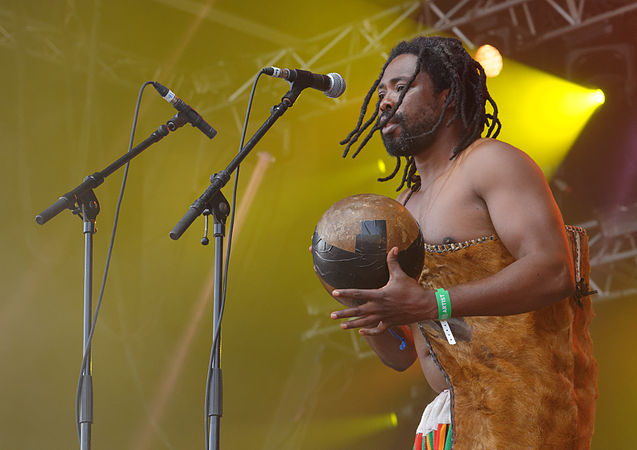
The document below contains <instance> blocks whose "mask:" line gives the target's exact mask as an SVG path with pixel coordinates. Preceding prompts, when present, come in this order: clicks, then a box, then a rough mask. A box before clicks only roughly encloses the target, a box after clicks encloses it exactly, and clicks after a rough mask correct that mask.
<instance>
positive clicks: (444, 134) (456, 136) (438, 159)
mask: <svg viewBox="0 0 637 450" xmlns="http://www.w3.org/2000/svg"><path fill="white" fill-rule="evenodd" d="M458 125H459V124H458V121H455V122H454V123H453V124H452V125H451V126H450V127H445V126H444V125H443V126H442V127H441V128H440V129H439V130H438V133H437V135H436V140H435V141H434V142H433V143H432V144H431V145H430V146H429V147H427V148H425V149H423V150H422V151H421V152H420V153H418V154H417V155H416V156H415V157H414V160H415V163H416V168H417V169H418V173H419V174H420V178H421V180H422V182H423V185H425V186H426V185H427V181H426V180H434V179H435V178H437V177H438V176H440V175H441V174H442V173H443V172H445V171H446V170H447V169H448V168H449V167H450V166H451V165H452V164H453V163H454V161H453V160H450V159H449V158H451V155H452V154H453V149H454V148H455V147H456V145H458V142H459V141H460V136H461V135H462V133H463V131H464V130H462V129H461V127H460V126H458Z"/></svg>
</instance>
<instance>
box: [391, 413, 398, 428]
mask: <svg viewBox="0 0 637 450" xmlns="http://www.w3.org/2000/svg"><path fill="white" fill-rule="evenodd" d="M389 421H390V423H391V425H392V426H393V427H394V428H395V427H397V426H398V416H397V415H396V413H394V412H393V413H391V414H389Z"/></svg>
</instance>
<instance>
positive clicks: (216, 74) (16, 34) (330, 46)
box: [0, 0, 637, 112]
mask: <svg viewBox="0 0 637 450" xmlns="http://www.w3.org/2000/svg"><path fill="white" fill-rule="evenodd" d="M155 3H158V4H162V5H165V6H166V7H169V8H174V9H178V10H180V11H182V12H185V13H189V14H192V15H193V16H203V19H204V21H205V22H213V23H215V24H216V25H220V26H223V27H226V28H230V29H232V30H233V31H235V32H238V33H244V34H247V35H253V36H254V37H255V38H258V39H261V40H264V41H267V42H270V43H272V44H274V47H275V50H272V51H270V52H267V53H264V54H258V55H253V56H252V57H250V58H249V60H251V61H252V63H253V67H254V70H252V71H250V74H249V75H248V76H249V78H247V79H246V80H245V82H243V83H242V84H241V85H240V86H239V87H238V88H236V89H235V90H234V91H231V92H230V94H229V95H228V94H227V93H228V91H229V89H228V87H229V83H228V82H229V80H228V79H227V78H228V76H227V73H225V72H227V70H228V69H227V68H228V67H234V66H236V65H238V64H239V61H238V59H237V61H233V60H232V58H230V59H227V60H225V61H217V62H216V63H215V64H214V65H211V66H208V67H206V68H204V69H201V70H200V71H198V72H196V73H191V74H187V75H179V76H172V77H171V76H167V78H168V79H167V80H166V82H167V83H168V82H169V83H170V84H171V85H173V86H174V85H175V84H177V85H178V87H179V89H180V91H181V92H188V95H197V96H204V95H208V94H215V95H216V101H215V106H214V107H210V108H208V109H203V108H202V112H210V111H213V110H218V109H222V108H227V107H229V106H232V105H235V104H236V103H238V102H239V101H244V100H245V96H246V95H247V93H248V90H249V89H248V88H249V86H250V84H251V82H252V78H253V73H256V72H257V71H258V70H259V69H260V68H261V67H264V66H270V65H278V66H284V67H291V66H296V67H300V68H304V69H306V70H312V71H315V72H320V73H325V72H330V71H338V72H339V73H343V74H344V76H345V78H346V79H347V74H348V73H349V72H350V69H351V65H352V64H354V63H356V62H357V61H359V60H360V59H362V58H366V57H370V56H375V55H380V56H383V57H386V54H385V52H386V51H387V49H389V48H390V47H391V46H392V45H393V44H395V42H393V41H392V42H388V39H387V36H388V35H389V34H390V32H391V31H392V30H394V29H395V28H396V27H398V26H399V25H401V24H402V23H403V22H405V21H411V22H412V23H413V24H415V27H416V28H415V32H414V35H416V34H429V35H431V34H436V33H448V34H453V35H455V36H457V37H458V38H459V39H461V40H462V41H463V42H464V43H465V45H466V46H467V47H468V48H470V49H471V48H474V47H475V46H476V45H479V44H480V43H482V42H481V41H482V40H484V39H496V40H497V39H498V38H499V39H501V40H502V42H503V45H504V46H505V47H507V53H509V54H515V52H516V51H521V50H526V49H530V48H532V47H534V46H537V45H540V44H542V43H545V42H547V41H550V40H552V39H555V38H558V37H563V36H566V35H568V34H570V33H573V32H576V31H578V30H581V29H584V28H587V27H591V26H594V25H598V24H605V23H607V22H608V21H610V20H611V19H614V18H617V17H619V16H622V15H625V14H627V13H630V12H633V11H637V3H635V2H628V1H626V0H615V1H611V0H461V1H449V0H446V1H445V0H429V1H411V2H404V3H401V4H399V5H396V6H392V7H389V8H386V9H384V10H383V11H381V12H379V13H376V14H374V15H371V16H369V17H364V18H362V19H361V20H359V21H356V22H353V23H349V24H345V25H341V26H338V27H336V28H334V29H332V30H330V31H327V32H325V33H321V34H320V35H317V36H313V37H311V38H309V39H298V38H296V37H294V36H290V35H288V34H286V33H284V32H282V31H280V30H278V29H274V28H272V27H269V26H268V25H266V24H260V23H257V22H255V21H251V20H249V19H246V18H244V17H240V16H238V15H235V14H232V13H229V12H226V11H223V10H221V9H218V8H215V7H211V8H204V5H203V4H202V3H200V2H197V1H193V0H182V1H179V2H172V1H169V0H155ZM370 5H372V6H373V5H374V2H371V3H370ZM66 8H67V9H68V11H66V13H65V16H66V17H67V19H68V20H69V21H72V20H73V18H75V19H78V17H77V12H76V11H75V8H76V7H75V6H74V3H73V2H68V3H67V4H66ZM25 11H26V9H25V8H22V7H20V5H18V4H16V5H15V7H14V8H11V7H8V6H4V7H2V8H0V46H2V47H9V48H13V49H16V50H17V49H19V50H20V51H22V52H24V53H25V54H27V55H29V56H31V57H36V58H41V59H43V60H46V61H50V62H54V63H58V64H64V65H69V64H71V66H70V69H71V70H78V71H86V70H91V68H90V67H87V64H86V62H87V60H88V59H89V57H88V54H89V53H91V54H92V55H93V56H91V58H90V61H91V64H93V65H94V67H93V68H92V69H93V70H95V69H97V72H98V73H99V75H98V76H99V77H101V78H103V79H105V80H107V81H110V82H112V83H115V84H118V85H124V86H128V87H132V86H137V85H139V84H140V83H141V81H140V80H142V74H146V76H147V75H148V73H155V72H156V71H157V69H156V63H155V62H153V61H152V60H150V59H148V58H144V57H141V56H139V55H135V54H131V53H130V52H129V51H128V50H125V49H118V48H114V47H112V46H109V45H108V44H105V43H104V42H102V41H100V40H96V39H95V35H94V34H93V33H94V30H93V29H92V27H85V26H80V27H71V29H69V28H61V27H60V26H59V25H58V24H52V23H47V22H45V21H43V20H42V19H36V18H33V17H28V15H25V14H27V13H25ZM94 14H99V11H97V12H94ZM409 37H410V36H405V38H409ZM65 53H72V54H65ZM78 55H79V56H78ZM81 55H84V58H86V59H83V58H82V57H81ZM244 62H245V54H243V55H241V64H242V65H245V64H244ZM223 80H226V82H223ZM222 89H223V90H222ZM220 94H221V95H220ZM219 99H221V101H219ZM358 100H359V99H351V101H358ZM322 104H323V106H324V107H325V108H335V107H338V105H339V102H338V100H337V101H335V102H322Z"/></svg>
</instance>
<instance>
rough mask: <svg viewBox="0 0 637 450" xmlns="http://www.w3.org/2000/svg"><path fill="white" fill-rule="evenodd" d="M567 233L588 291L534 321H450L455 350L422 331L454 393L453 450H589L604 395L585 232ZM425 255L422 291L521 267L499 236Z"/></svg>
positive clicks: (429, 327)
mask: <svg viewBox="0 0 637 450" xmlns="http://www.w3.org/2000/svg"><path fill="white" fill-rule="evenodd" d="M567 231H568V233H567V234H568V237H569V241H570V244H571V249H572V251H573V260H574V262H575V263H579V265H578V266H577V267H576V276H577V275H579V279H578V280H577V281H578V285H579V286H585V288H586V289H584V291H582V290H581V289H580V290H578V292H577V293H576V294H575V295H574V296H572V297H570V298H566V299H564V300H561V301H559V302H557V303H554V304H552V305H551V306H548V307H545V308H543V309H540V310H537V311H533V312H529V313H524V314H517V315H512V316H502V317H465V318H452V319H449V320H448V323H449V325H450V327H451V330H452V332H453V334H454V336H455V338H456V341H457V344H456V345H450V344H449V343H448V342H447V340H446V338H445V335H444V333H443V331H442V328H441V327H440V324H439V322H438V321H425V322H421V323H420V324H419V326H420V330H421V332H422V333H423V335H424V336H425V339H426V340H427V343H428V345H429V349H430V351H431V354H432V356H433V358H434V361H435V362H436V363H437V364H438V367H439V368H440V369H441V370H442V371H443V374H444V375H445V378H446V380H447V382H448V384H449V387H450V390H451V402H452V403H451V404H452V423H453V448H454V449H455V450H463V449H470V450H478V449H559V450H565V449H588V448H590V441H591V436H592V434H593V425H594V418H595V403H596V399H597V396H598V391H597V363H596V362H595V360H594V359H593V351H592V341H591V337H590V334H589V324H590V321H591V319H592V317H593V309H592V304H591V298H590V292H587V291H588V277H589V272H590V267H589V265H588V244H587V242H588V241H587V237H586V233H585V231H584V230H583V229H581V228H575V227H567ZM426 249H427V253H426V256H425V269H424V270H423V273H422V275H421V277H420V282H421V284H422V285H423V286H424V287H426V288H429V289H437V288H450V287H451V286H454V285H456V284H459V283H464V282H469V281H473V280H479V279H482V278H486V277H488V276H489V275H492V274H494V273H496V272H498V271H500V270H502V269H503V268H504V267H506V266H507V265H509V264H511V263H512V262H513V260H514V259H513V257H512V256H511V254H510V253H509V252H508V250H507V249H506V248H505V247H504V245H503V244H502V242H501V241H500V240H499V239H498V238H497V237H490V238H484V239H480V240H477V241H469V242H467V243H463V244H447V245H440V246H429V245H427V246H426ZM452 301H453V299H452ZM511 301H515V299H511Z"/></svg>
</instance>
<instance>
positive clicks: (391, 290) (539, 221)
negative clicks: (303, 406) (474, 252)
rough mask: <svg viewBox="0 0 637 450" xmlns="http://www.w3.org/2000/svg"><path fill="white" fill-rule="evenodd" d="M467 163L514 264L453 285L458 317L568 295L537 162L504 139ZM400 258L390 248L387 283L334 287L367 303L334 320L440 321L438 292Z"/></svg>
mask: <svg viewBox="0 0 637 450" xmlns="http://www.w3.org/2000/svg"><path fill="white" fill-rule="evenodd" d="M478 150H479V151H478ZM464 164H465V165H466V167H470V168H471V172H470V180H469V181H470V186H471V188H472V189H474V191H475V194H476V195H477V196H478V197H479V198H481V199H482V200H483V201H484V203H485V205H486V208H487V209H488V212H489V216H490V218H491V222H492V224H493V227H494V229H495V231H496V233H497V234H498V236H499V237H500V239H501V240H502V243H503V244H504V245H505V246H506V247H507V249H508V250H509V252H510V253H511V254H512V255H513V257H514V258H515V261H514V262H513V263H512V264H510V265H509V266H507V267H506V268H505V269H503V270H502V271H500V272H498V273H496V274H494V275H492V276H490V277H488V278H485V279H483V280H480V281H475V282H471V283H466V284H462V285H458V286H454V287H452V288H450V289H448V290H449V293H450V297H451V309H452V314H453V316H481V315H509V314H518V313H524V312H528V311H531V310H535V309H538V308H541V307H544V306H547V305H550V304H551V303H553V302H555V301H558V300H560V299H562V298H565V297H567V296H568V295H570V294H571V293H572V292H573V290H574V280H573V267H572V261H571V255H570V251H569V247H568V241H567V238H566V234H565V230H564V224H563V220H562V216H561V214H560V212H559V209H558V208H557V205H556V204H555V201H554V200H553V196H552V194H551V192H550V189H549V188H548V185H547V183H546V180H545V178H544V176H543V174H542V172H541V171H540V169H539V168H538V167H537V165H536V164H535V163H534V162H533V161H532V160H531V159H530V158H529V157H528V156H526V155H525V154H524V153H523V152H521V151H520V150H518V149H515V148H513V147H511V146H508V145H507V144H504V143H501V142H499V141H491V142H489V143H486V144H484V145H481V146H480V147H479V148H478V149H476V151H474V152H472V153H470V154H469V155H467V157H466V160H465V161H464ZM395 258H396V256H395V251H391V252H390V253H389V254H388V264H389V266H390V281H389V282H388V284H387V285H386V286H384V287H382V288H380V289H375V290H357V289H342V290H337V291H335V292H334V293H333V295H334V296H335V297H337V298H338V297H350V298H353V299H356V300H367V303H365V304H363V305H361V306H359V307H356V308H350V309H346V310H343V311H337V312H335V313H333V314H332V318H334V319H342V318H352V317H356V318H355V319H353V320H350V321H348V322H345V323H344V324H343V327H344V328H361V330H360V332H361V334H364V335H376V334H377V333H380V332H383V331H384V330H385V329H386V328H387V327H389V326H395V325H404V324H410V323H414V322H418V321H421V320H426V319H435V318H437V317H438V309H437V302H436V300H435V296H434V293H433V291H429V290H425V289H422V288H421V287H420V285H419V284H418V283H417V282H416V281H415V280H413V279H411V278H409V277H407V276H406V275H405V274H404V273H403V272H402V270H400V267H399V266H398V264H397V261H396V260H395Z"/></svg>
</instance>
